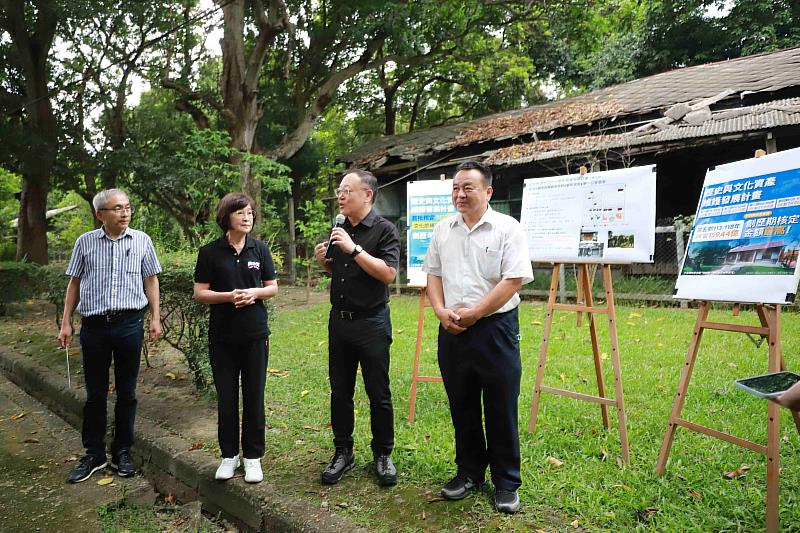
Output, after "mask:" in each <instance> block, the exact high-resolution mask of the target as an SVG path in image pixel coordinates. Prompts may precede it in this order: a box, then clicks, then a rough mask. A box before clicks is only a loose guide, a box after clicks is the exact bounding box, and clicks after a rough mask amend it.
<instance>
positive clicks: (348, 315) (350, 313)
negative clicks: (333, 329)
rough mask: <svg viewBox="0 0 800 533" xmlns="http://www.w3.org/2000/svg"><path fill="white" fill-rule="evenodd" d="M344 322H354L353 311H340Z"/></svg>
mask: <svg viewBox="0 0 800 533" xmlns="http://www.w3.org/2000/svg"><path fill="white" fill-rule="evenodd" d="M339 317H341V319H342V320H353V311H339Z"/></svg>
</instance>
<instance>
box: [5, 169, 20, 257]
mask: <svg viewBox="0 0 800 533" xmlns="http://www.w3.org/2000/svg"><path fill="white" fill-rule="evenodd" d="M21 187H22V179H21V178H20V177H19V176H18V175H17V174H14V173H13V172H9V171H8V170H6V169H4V168H3V167H2V166H0V261H6V260H12V259H14V256H15V255H16V252H17V248H16V245H15V244H14V238H15V237H16V234H17V231H16V228H13V227H12V226H11V221H12V220H14V219H15V218H17V215H18V214H19V201H18V200H17V199H16V198H15V196H14V195H15V194H17V193H19V192H20V190H21Z"/></svg>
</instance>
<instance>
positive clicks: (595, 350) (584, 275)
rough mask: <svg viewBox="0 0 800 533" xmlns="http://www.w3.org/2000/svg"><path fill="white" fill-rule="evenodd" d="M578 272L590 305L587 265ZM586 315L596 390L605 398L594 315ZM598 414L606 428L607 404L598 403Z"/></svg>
mask: <svg viewBox="0 0 800 533" xmlns="http://www.w3.org/2000/svg"><path fill="white" fill-rule="evenodd" d="M580 272H581V274H580V279H581V281H582V282H583V293H584V295H585V296H586V306H587V307H592V306H593V305H594V302H593V300H594V298H593V297H592V288H591V285H589V283H590V282H589V267H588V266H586V265H581V270H580ZM587 315H588V318H589V335H590V337H591V339H592V355H593V356H594V373H595V376H596V377H597V391H598V395H599V396H600V397H601V398H605V397H606V386H605V383H604V382H603V367H602V362H601V360H600V346H599V343H598V342H597V328H596V326H595V322H594V315H593V314H592V313H587ZM600 416H602V417H603V427H604V428H606V429H608V427H609V422H608V406H606V405H605V404H600Z"/></svg>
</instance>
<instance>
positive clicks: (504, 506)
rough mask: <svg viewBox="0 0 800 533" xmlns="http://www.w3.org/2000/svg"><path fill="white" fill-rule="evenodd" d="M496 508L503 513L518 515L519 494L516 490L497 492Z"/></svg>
mask: <svg viewBox="0 0 800 533" xmlns="http://www.w3.org/2000/svg"><path fill="white" fill-rule="evenodd" d="M494 506H495V508H496V509H497V510H498V511H500V512H501V513H508V514H513V513H516V512H517V511H519V494H517V491H515V490H498V491H495V493H494Z"/></svg>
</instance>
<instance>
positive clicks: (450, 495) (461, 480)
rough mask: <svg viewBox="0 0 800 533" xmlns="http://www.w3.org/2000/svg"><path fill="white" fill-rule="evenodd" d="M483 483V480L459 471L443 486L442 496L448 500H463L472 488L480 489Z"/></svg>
mask: <svg viewBox="0 0 800 533" xmlns="http://www.w3.org/2000/svg"><path fill="white" fill-rule="evenodd" d="M481 485H483V481H475V480H474V479H472V478H471V477H469V476H467V475H463V474H460V473H459V474H456V477H454V478H453V479H451V480H450V481H449V482H448V483H447V485H445V486H444V487H442V496H444V497H445V498H447V499H448V500H462V499H464V498H466V497H467V495H468V494H469V492H470V491H471V490H472V489H478V488H480V486H481Z"/></svg>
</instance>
